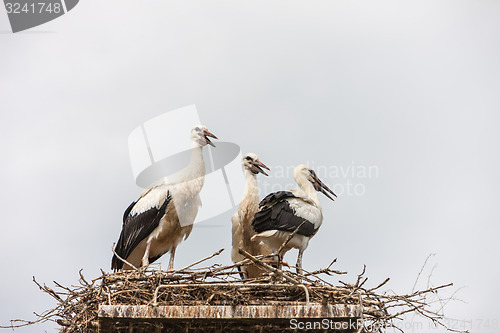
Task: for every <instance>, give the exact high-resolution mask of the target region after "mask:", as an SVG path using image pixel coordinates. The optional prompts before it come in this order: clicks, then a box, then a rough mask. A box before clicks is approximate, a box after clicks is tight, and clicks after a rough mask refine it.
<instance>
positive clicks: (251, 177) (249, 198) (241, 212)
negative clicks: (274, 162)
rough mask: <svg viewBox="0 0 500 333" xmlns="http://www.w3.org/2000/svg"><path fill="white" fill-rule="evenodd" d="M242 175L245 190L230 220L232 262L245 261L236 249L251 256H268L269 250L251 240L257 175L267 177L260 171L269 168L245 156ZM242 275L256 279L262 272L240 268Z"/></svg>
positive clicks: (256, 208) (255, 208)
mask: <svg viewBox="0 0 500 333" xmlns="http://www.w3.org/2000/svg"><path fill="white" fill-rule="evenodd" d="M241 164H242V168H243V174H244V175H245V189H244V190H243V196H242V198H241V202H240V204H239V206H238V210H237V211H236V213H234V215H233V217H232V218H231V222H232V239H233V248H232V251H231V259H232V260H233V262H235V263H236V262H239V261H242V260H243V259H245V257H243V256H242V255H241V254H239V253H238V249H239V248H242V249H244V250H245V251H247V252H248V253H250V254H252V255H259V254H270V253H271V250H270V249H269V247H267V246H266V245H264V244H261V243H260V242H259V241H256V240H253V241H252V240H251V237H252V236H253V235H254V234H255V232H254V231H253V229H252V220H253V216H254V215H255V213H257V211H258V210H259V189H258V187H257V174H258V173H262V174H264V175H266V176H267V173H266V172H265V171H264V170H263V169H262V168H265V169H267V170H269V168H268V167H267V166H266V165H265V164H263V163H262V162H261V161H259V157H258V156H257V155H255V154H253V153H248V154H245V155H244V156H243V158H242V160H241ZM242 271H243V272H242V274H243V275H246V277H247V278H256V277H259V276H261V275H262V274H263V273H264V272H263V271H262V270H261V269H260V268H258V267H257V266H255V265H250V266H245V267H242Z"/></svg>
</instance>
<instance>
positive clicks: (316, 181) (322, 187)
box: [313, 174, 337, 201]
mask: <svg viewBox="0 0 500 333" xmlns="http://www.w3.org/2000/svg"><path fill="white" fill-rule="evenodd" d="M313 178H314V182H313V186H314V189H315V190H316V191H318V192H321V193H323V194H324V195H326V197H327V198H328V199H330V200H332V201H335V200H334V199H333V198H332V197H331V196H330V195H329V194H328V193H331V194H333V196H334V197H335V198H337V195H336V194H335V193H333V191H332V190H330V188H328V186H326V185H325V184H324V183H323V182H322V181H321V180H320V179H319V178H318V176H316V174H313Z"/></svg>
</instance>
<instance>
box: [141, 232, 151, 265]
mask: <svg viewBox="0 0 500 333" xmlns="http://www.w3.org/2000/svg"><path fill="white" fill-rule="evenodd" d="M152 241H153V240H152V239H150V240H149V241H148V242H147V244H146V251H144V256H143V257H142V267H147V266H148V265H149V249H150V248H151V242H152Z"/></svg>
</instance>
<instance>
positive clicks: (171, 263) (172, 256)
mask: <svg viewBox="0 0 500 333" xmlns="http://www.w3.org/2000/svg"><path fill="white" fill-rule="evenodd" d="M174 257H175V246H172V249H171V250H170V261H169V262H168V268H167V271H173V270H174Z"/></svg>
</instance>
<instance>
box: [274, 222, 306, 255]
mask: <svg viewBox="0 0 500 333" xmlns="http://www.w3.org/2000/svg"><path fill="white" fill-rule="evenodd" d="M306 222H307V221H306V220H304V221H302V223H301V224H300V225H299V226H298V227H297V228H295V230H294V231H293V232H292V233H291V234H290V235H288V238H287V239H286V241H284V242H283V244H281V246H280V248H279V249H278V251H277V252H276V253H275V254H277V255H278V256H279V254H280V253H281V251H283V249H284V248H285V246H286V245H287V244H288V242H289V241H290V240H291V239H292V238H293V236H295V234H296V233H297V232H298V231H299V229H300V228H301V227H302V226H303V225H304V224H305V223H306Z"/></svg>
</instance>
